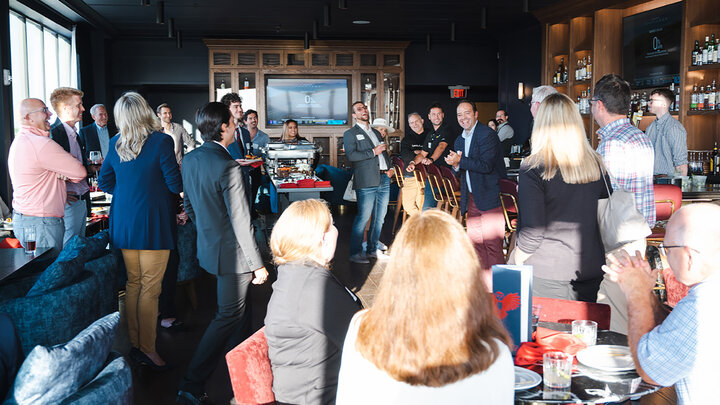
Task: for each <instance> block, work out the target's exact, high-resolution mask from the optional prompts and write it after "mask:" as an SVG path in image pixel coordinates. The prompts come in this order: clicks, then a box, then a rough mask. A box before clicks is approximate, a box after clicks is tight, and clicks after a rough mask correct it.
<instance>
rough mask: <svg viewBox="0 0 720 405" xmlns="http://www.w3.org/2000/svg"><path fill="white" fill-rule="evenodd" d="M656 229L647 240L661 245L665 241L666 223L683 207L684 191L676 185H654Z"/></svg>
mask: <svg viewBox="0 0 720 405" xmlns="http://www.w3.org/2000/svg"><path fill="white" fill-rule="evenodd" d="M653 191H654V192H655V228H653V230H652V233H651V234H650V236H648V237H647V238H646V240H647V241H648V243H651V244H659V243H661V242H662V241H663V240H664V239H665V225H666V223H667V222H666V221H667V220H668V219H670V217H671V216H672V214H674V213H675V211H677V210H679V209H680V206H681V205H682V189H681V188H680V187H678V186H676V185H674V184H654V185H653Z"/></svg>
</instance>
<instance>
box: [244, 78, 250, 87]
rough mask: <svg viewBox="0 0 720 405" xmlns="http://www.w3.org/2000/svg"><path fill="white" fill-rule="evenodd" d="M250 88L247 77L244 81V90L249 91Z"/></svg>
mask: <svg viewBox="0 0 720 405" xmlns="http://www.w3.org/2000/svg"><path fill="white" fill-rule="evenodd" d="M249 88H250V80H248V78H247V77H246V78H245V79H243V89H249Z"/></svg>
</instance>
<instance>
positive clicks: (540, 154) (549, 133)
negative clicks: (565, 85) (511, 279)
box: [510, 94, 610, 302]
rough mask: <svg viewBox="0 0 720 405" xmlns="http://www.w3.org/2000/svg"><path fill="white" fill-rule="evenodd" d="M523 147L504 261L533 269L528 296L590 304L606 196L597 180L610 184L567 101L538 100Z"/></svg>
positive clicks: (600, 257) (556, 97)
mask: <svg viewBox="0 0 720 405" xmlns="http://www.w3.org/2000/svg"><path fill="white" fill-rule="evenodd" d="M531 145H532V153H531V154H530V156H529V157H528V158H526V159H525V161H524V162H523V164H522V165H521V167H520V177H519V180H518V185H519V187H518V208H519V223H518V234H517V246H516V247H515V249H514V250H513V253H512V257H511V260H510V261H511V262H514V263H517V264H523V263H525V264H530V265H532V266H533V275H534V277H533V296H539V297H549V298H560V299H566V300H581V301H588V302H595V299H596V296H597V291H598V288H599V286H600V281H602V277H603V271H602V269H601V266H602V265H603V264H604V263H605V251H604V248H603V244H602V240H601V239H600V230H599V228H598V223H597V206H598V199H601V198H607V190H606V187H605V182H604V181H603V176H604V177H605V181H607V184H608V185H609V184H610V179H609V177H608V176H607V173H606V170H605V166H604V165H603V162H602V157H601V156H600V155H599V154H598V153H596V152H595V151H594V150H593V149H592V147H591V146H590V143H589V142H588V139H587V137H586V135H585V126H584V125H583V121H582V118H581V117H580V113H578V110H577V107H576V106H575V103H573V101H572V100H571V99H570V98H569V97H568V96H566V95H564V94H551V95H550V96H548V97H547V98H545V100H544V101H543V102H542V104H541V105H540V109H539V110H538V114H537V117H536V119H535V124H534V126H533V133H532V138H531Z"/></svg>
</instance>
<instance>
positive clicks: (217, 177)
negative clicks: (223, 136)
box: [168, 138, 263, 275]
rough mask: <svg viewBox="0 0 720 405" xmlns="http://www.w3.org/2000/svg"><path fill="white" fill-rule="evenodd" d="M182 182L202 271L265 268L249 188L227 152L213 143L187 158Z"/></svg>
mask: <svg viewBox="0 0 720 405" xmlns="http://www.w3.org/2000/svg"><path fill="white" fill-rule="evenodd" d="M168 139H169V138H168ZM182 177H183V183H184V186H185V211H186V212H187V213H188V215H189V216H190V218H191V219H192V221H193V222H194V223H195V226H196V227H197V246H198V253H197V255H198V260H199V261H200V266H201V267H202V268H203V269H205V270H207V271H208V272H210V273H212V274H216V275H221V274H241V273H249V272H252V271H255V270H257V269H259V268H261V267H263V262H262V258H261V257H260V251H259V250H258V248H257V245H256V244H255V234H254V232H253V228H252V224H251V223H250V206H249V204H248V202H247V199H246V198H244V197H245V196H246V193H245V189H246V188H249V187H248V186H247V185H246V184H245V182H244V181H243V174H242V170H241V167H240V165H239V164H238V163H237V162H236V161H235V160H234V159H233V158H232V156H230V154H229V153H228V152H227V151H226V150H225V148H223V147H222V145H219V144H217V143H215V142H212V141H209V142H205V143H204V144H202V146H200V147H199V148H197V149H195V150H193V151H191V152H190V153H188V154H187V155H185V157H184V158H183V162H182Z"/></svg>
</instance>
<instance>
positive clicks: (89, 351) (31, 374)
mask: <svg viewBox="0 0 720 405" xmlns="http://www.w3.org/2000/svg"><path fill="white" fill-rule="evenodd" d="M119 319H120V313H119V312H114V313H112V314H110V315H107V316H105V317H103V318H101V319H98V320H97V321H95V322H94V323H93V324H92V325H90V326H88V327H87V328H85V330H83V331H82V332H80V333H79V334H78V335H77V336H75V338H73V339H72V340H71V341H69V342H68V343H66V344H64V345H57V346H53V347H45V346H35V348H34V349H33V350H32V351H31V352H30V354H29V355H28V356H27V358H26V359H25V362H24V363H23V364H22V366H21V367H20V371H19V372H18V374H17V377H15V386H14V387H13V391H12V393H11V396H10V397H11V398H10V399H11V401H14V403H17V404H20V405H24V404H51V403H57V402H59V401H62V400H63V399H64V398H67V397H69V396H70V395H72V394H74V393H75V392H76V391H78V389H79V388H81V387H83V386H84V385H85V384H87V383H88V382H89V381H91V380H92V379H93V378H95V376H96V375H97V374H98V372H99V371H100V369H101V368H102V366H103V365H104V364H105V361H106V360H107V358H108V354H109V353H110V346H111V345H112V342H113V339H115V331H116V330H117V326H118V321H119Z"/></svg>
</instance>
